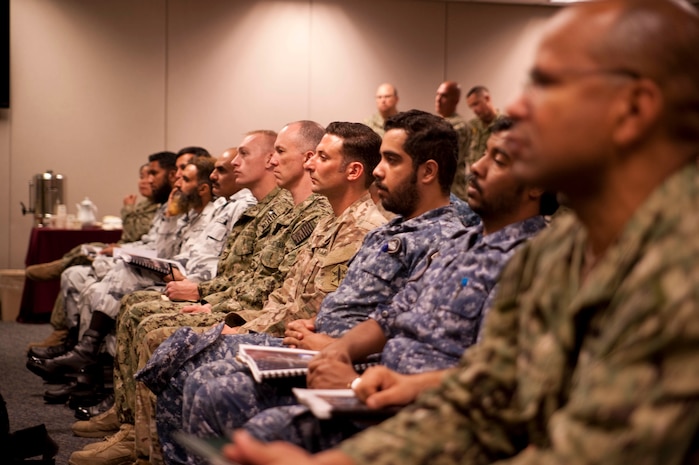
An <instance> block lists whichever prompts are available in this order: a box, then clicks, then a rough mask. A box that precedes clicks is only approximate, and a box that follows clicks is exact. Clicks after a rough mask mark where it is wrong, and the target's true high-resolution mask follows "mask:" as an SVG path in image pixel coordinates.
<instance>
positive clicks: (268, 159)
mask: <svg viewBox="0 0 699 465" xmlns="http://www.w3.org/2000/svg"><path fill="white" fill-rule="evenodd" d="M273 156H274V153H273V152H270V153H268V154H267V155H265V169H266V170H269V169H272V163H271V161H272V157H273Z"/></svg>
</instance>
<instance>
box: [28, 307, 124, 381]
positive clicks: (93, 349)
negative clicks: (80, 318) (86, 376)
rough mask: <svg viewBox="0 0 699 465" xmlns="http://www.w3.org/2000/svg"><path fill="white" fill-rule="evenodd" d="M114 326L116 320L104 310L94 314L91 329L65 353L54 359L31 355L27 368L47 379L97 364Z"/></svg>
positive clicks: (73, 372) (78, 371)
mask: <svg viewBox="0 0 699 465" xmlns="http://www.w3.org/2000/svg"><path fill="white" fill-rule="evenodd" d="M113 328H114V320H113V319H112V318H110V317H108V316H107V315H105V314H104V313H102V312H99V311H96V312H94V313H93V314H92V320H91V321H90V329H88V330H87V331H85V334H83V337H82V339H80V342H78V344H77V345H76V346H75V347H74V348H73V350H71V351H70V352H68V353H66V354H65V355H61V356H60V357H56V358H52V359H47V360H44V359H40V358H37V357H30V358H29V360H27V368H28V369H29V371H31V372H32V373H34V374H37V375H39V376H41V377H42V378H44V379H45V380H55V379H56V378H59V377H61V376H65V375H67V374H77V373H80V371H81V370H84V369H86V368H88V367H90V366H92V365H95V364H97V362H98V360H99V358H98V354H99V350H100V347H101V345H102V341H103V340H104V338H105V337H106V336H107V335H108V334H109V333H110V332H111V331H112V329H113Z"/></svg>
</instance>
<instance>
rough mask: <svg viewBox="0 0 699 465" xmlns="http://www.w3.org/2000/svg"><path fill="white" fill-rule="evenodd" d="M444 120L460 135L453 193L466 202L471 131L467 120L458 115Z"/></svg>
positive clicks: (452, 187) (452, 186)
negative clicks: (467, 161) (467, 163)
mask: <svg viewBox="0 0 699 465" xmlns="http://www.w3.org/2000/svg"><path fill="white" fill-rule="evenodd" d="M444 119H445V120H446V121H447V122H448V123H449V124H451V127H453V128H454V130H455V131H456V133H457V134H458V135H459V159H458V160H457V162H456V174H455V175H454V183H453V184H452V185H451V191H452V192H453V193H454V194H456V196H457V197H459V198H460V199H462V200H466V159H467V158H468V153H469V152H468V150H469V146H470V140H469V138H470V136H471V130H470V128H469V125H468V123H467V122H466V120H465V119H463V118H462V117H461V115H459V114H458V113H455V114H454V115H452V116H450V117H448V118H444Z"/></svg>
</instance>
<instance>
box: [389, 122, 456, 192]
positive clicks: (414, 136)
mask: <svg viewBox="0 0 699 465" xmlns="http://www.w3.org/2000/svg"><path fill="white" fill-rule="evenodd" d="M384 129H385V130H386V132H388V131H390V130H391V129H402V130H404V131H405V132H406V134H407V136H408V137H407V138H406V139H405V144H403V150H405V152H406V153H407V154H408V155H410V158H412V160H413V169H415V168H417V167H418V166H420V165H422V164H423V163H425V162H426V161H427V160H434V161H435V162H437V165H439V173H438V174H439V185H440V187H441V188H442V192H443V193H445V194H447V193H449V190H450V189H451V184H452V183H453V182H454V175H455V174H456V162H457V159H458V157H459V136H458V135H457V134H456V131H455V130H454V128H453V127H452V126H451V124H449V123H448V122H447V121H446V120H445V119H444V118H442V117H439V116H436V115H433V114H431V113H427V112H424V111H420V110H410V111H405V112H402V113H398V114H397V115H394V116H391V117H390V118H388V119H387V120H386V124H385V125H384Z"/></svg>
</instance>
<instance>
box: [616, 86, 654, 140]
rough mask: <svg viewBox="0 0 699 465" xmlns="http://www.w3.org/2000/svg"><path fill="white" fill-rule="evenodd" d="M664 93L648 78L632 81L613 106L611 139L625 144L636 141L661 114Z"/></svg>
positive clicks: (645, 133) (648, 130)
mask: <svg viewBox="0 0 699 465" xmlns="http://www.w3.org/2000/svg"><path fill="white" fill-rule="evenodd" d="M663 106H664V99H663V94H662V92H661V90H660V88H659V87H658V85H657V84H655V83H654V82H653V81H651V80H650V79H644V78H640V79H637V80H634V82H633V83H631V84H630V85H629V86H628V87H627V88H626V89H624V92H623V94H622V96H621V97H620V98H619V99H618V101H617V103H616V104H615V105H614V106H613V107H612V111H613V112H614V115H613V118H614V119H613V124H614V127H613V132H612V137H613V140H614V142H615V143H616V144H617V145H618V146H620V147H627V146H629V145H633V144H635V143H637V142H638V140H639V139H641V138H643V137H644V136H645V135H647V134H648V133H649V132H650V131H652V128H653V126H655V125H656V124H657V123H658V121H659V119H660V118H661V117H662V108H663Z"/></svg>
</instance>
